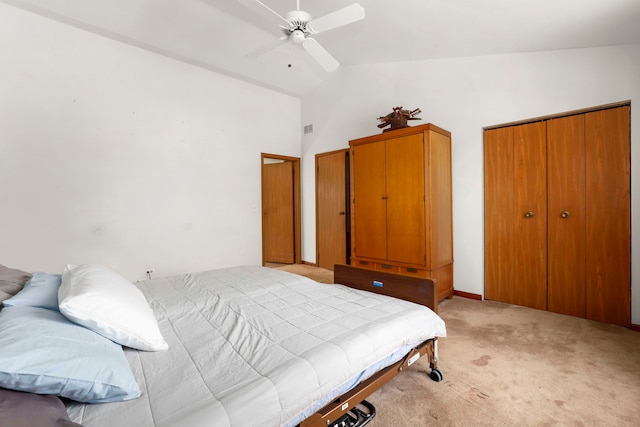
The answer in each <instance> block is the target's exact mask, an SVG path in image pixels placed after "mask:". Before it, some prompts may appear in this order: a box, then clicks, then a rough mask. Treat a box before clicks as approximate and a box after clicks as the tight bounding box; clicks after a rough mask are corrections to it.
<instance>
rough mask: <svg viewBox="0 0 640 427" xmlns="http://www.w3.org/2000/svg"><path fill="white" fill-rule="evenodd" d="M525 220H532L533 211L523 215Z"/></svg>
mask: <svg viewBox="0 0 640 427" xmlns="http://www.w3.org/2000/svg"><path fill="white" fill-rule="evenodd" d="M524 217H525V218H533V211H528V212H527V213H525V214H524Z"/></svg>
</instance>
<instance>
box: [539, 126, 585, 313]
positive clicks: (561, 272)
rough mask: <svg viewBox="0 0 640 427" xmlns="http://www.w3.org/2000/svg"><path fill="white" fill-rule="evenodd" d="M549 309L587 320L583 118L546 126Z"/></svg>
mask: <svg viewBox="0 0 640 427" xmlns="http://www.w3.org/2000/svg"><path fill="white" fill-rule="evenodd" d="M547 179H548V215H547V217H548V219H547V220H548V222H549V235H548V239H549V244H548V251H549V254H548V258H549V265H548V270H549V272H548V277H549V280H548V304H549V305H548V309H549V311H553V312H556V313H562V314H569V315H572V316H580V317H585V298H586V294H585V262H586V259H585V256H586V255H585V251H586V245H585V244H586V242H585V221H586V218H585V134H584V115H583V114H580V115H575V116H568V117H562V118H558V119H552V120H549V121H548V122H547Z"/></svg>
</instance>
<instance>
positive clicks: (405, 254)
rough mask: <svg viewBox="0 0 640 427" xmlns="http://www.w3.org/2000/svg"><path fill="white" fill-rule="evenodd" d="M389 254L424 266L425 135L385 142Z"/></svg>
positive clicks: (397, 258)
mask: <svg viewBox="0 0 640 427" xmlns="http://www.w3.org/2000/svg"><path fill="white" fill-rule="evenodd" d="M386 158H387V166H386V176H387V255H388V259H389V260H390V261H398V262H404V263H411V264H419V265H424V264H425V261H426V253H425V246H426V241H425V189H424V182H425V181H424V143H423V136H422V134H421V133H420V134H416V135H410V136H405V137H402V138H394V139H389V140H387V141H386Z"/></svg>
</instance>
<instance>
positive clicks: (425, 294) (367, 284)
mask: <svg viewBox="0 0 640 427" xmlns="http://www.w3.org/2000/svg"><path fill="white" fill-rule="evenodd" d="M333 274H334V278H333V281H334V282H335V283H339V284H341V285H345V286H349V287H350V288H355V289H360V290H363V291H369V292H375V293H377V294H382V295H388V296H392V297H395V298H400V299H403V300H406V301H411V302H415V303H417V304H422V305H425V306H427V307H429V308H430V309H431V310H433V311H434V312H436V313H437V312H438V283H437V281H436V280H435V279H426V278H422V277H412V276H405V275H402V274H397V273H388V272H384V271H378V270H367V269H364V268H358V267H354V266H352V265H346V264H336V265H335V266H334V269H333Z"/></svg>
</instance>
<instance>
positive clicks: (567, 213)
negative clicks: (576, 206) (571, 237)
mask: <svg viewBox="0 0 640 427" xmlns="http://www.w3.org/2000/svg"><path fill="white" fill-rule="evenodd" d="M570 215H571V213H569V211H562V213H561V214H560V216H561V217H562V218H569V216H570Z"/></svg>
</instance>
